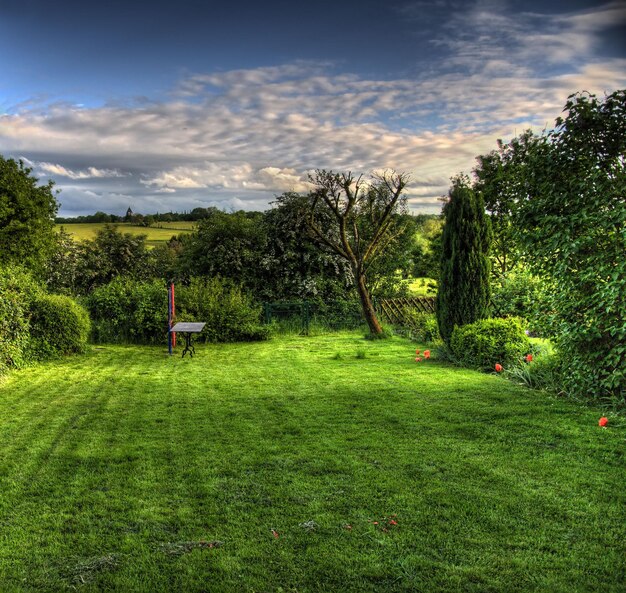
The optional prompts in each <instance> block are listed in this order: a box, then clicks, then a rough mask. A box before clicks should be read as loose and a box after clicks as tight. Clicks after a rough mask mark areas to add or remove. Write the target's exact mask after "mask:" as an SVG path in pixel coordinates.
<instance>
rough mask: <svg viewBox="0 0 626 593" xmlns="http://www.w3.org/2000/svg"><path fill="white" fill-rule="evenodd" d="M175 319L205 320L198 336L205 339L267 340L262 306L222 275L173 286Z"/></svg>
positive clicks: (224, 340) (209, 340)
mask: <svg viewBox="0 0 626 593" xmlns="http://www.w3.org/2000/svg"><path fill="white" fill-rule="evenodd" d="M176 306H177V308H178V311H179V312H178V313H177V319H178V320H179V321H182V320H184V321H204V322H206V326H205V328H204V331H203V332H202V334H201V335H200V336H199V337H200V339H204V340H205V341H206V342H253V341H257V340H267V339H268V338H269V328H268V327H264V326H262V325H261V324H260V320H261V307H260V306H259V305H256V304H254V303H253V301H252V299H251V298H250V297H248V296H247V295H246V294H244V293H243V291H242V290H241V288H240V287H239V286H237V285H236V284H234V283H232V282H230V281H228V280H224V279H221V278H211V279H210V280H204V279H200V278H192V279H191V281H190V283H189V284H188V285H187V286H184V285H183V286H180V287H177V289H176Z"/></svg>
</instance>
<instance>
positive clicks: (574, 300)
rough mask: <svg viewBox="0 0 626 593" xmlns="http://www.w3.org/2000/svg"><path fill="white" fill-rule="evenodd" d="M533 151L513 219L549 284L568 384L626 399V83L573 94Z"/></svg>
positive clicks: (580, 391)
mask: <svg viewBox="0 0 626 593" xmlns="http://www.w3.org/2000/svg"><path fill="white" fill-rule="evenodd" d="M565 112H566V115H565V116H564V117H562V118H559V119H557V122H556V127H555V129H554V130H552V131H551V132H549V133H548V134H547V135H546V136H545V137H544V138H543V139H542V142H541V143H540V144H538V145H537V146H536V147H535V149H534V150H533V151H532V152H531V154H530V155H529V157H528V158H529V167H530V168H531V170H532V174H533V176H534V178H535V185H536V193H535V194H534V195H533V196H532V198H531V199H528V200H526V201H525V202H524V203H523V205H522V206H521V207H520V208H519V211H518V213H517V216H516V226H517V228H519V236H520V240H521V241H522V243H523V245H524V248H525V250H526V252H527V253H528V254H529V256H530V255H532V257H529V258H528V264H529V265H530V266H531V268H532V271H533V272H534V273H535V274H537V275H540V276H543V277H545V278H547V279H549V280H551V281H552V289H551V291H550V292H549V294H548V299H549V304H550V315H549V316H548V319H547V322H548V324H549V327H550V329H551V332H552V335H554V336H555V339H556V345H557V348H558V350H559V352H560V354H561V356H562V360H563V365H564V368H563V378H564V387H565V390H566V391H568V392H570V393H573V394H576V395H579V396H587V397H589V396H592V397H602V398H615V399H617V400H620V401H622V402H623V401H626V258H625V257H624V253H626V90H620V91H617V92H615V93H613V94H611V95H609V96H607V97H606V98H605V99H604V101H601V100H599V99H598V98H597V97H595V96H594V95H587V94H579V95H572V96H571V97H570V98H569V99H568V101H567V103H566V105H565Z"/></svg>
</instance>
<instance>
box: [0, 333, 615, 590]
mask: <svg viewBox="0 0 626 593" xmlns="http://www.w3.org/2000/svg"><path fill="white" fill-rule="evenodd" d="M414 349H415V345H414V344H411V343H410V342H408V341H405V340H403V339H400V338H394V339H392V340H387V341H375V342H370V341H366V340H363V338H362V336H361V335H359V334H350V333H343V334H339V335H332V336H330V335H326V336H316V337H308V338H307V337H295V336H284V337H281V338H279V339H275V340H273V341H271V342H267V343H255V344H239V345H208V346H204V345H198V346H197V347H196V351H197V355H196V356H195V357H194V358H193V359H189V358H188V357H185V359H181V358H180V350H179V351H178V352H177V354H176V356H173V357H168V356H167V353H166V349H165V348H148V347H130V346H129V347H120V346H115V347H113V346H106V347H103V348H93V349H92V350H91V351H90V352H89V353H88V354H87V355H86V356H84V357H77V358H73V359H68V360H65V361H62V362H57V363H50V364H46V365H44V366H41V367H37V368H33V369H29V370H26V371H21V372H18V373H14V374H12V375H10V376H9V377H8V379H6V380H5V382H4V383H3V385H2V386H1V387H0V437H1V439H2V440H1V442H2V443H3V446H2V448H0V486H1V490H0V522H1V524H2V531H1V533H2V539H1V540H0V590H1V591H2V592H3V593H4V592H11V591H64V590H79V591H94V592H95V591H124V592H132V591H145V592H161V591H162V592H168V593H169V592H174V591H180V592H187V591H191V592H194V591H198V592H200V591H219V592H221V591H233V592H235V591H237V592H239V591H298V592H306V591H355V592H357V591H359V592H360V591H429V592H430V591H477V592H478V591H480V592H483V591H494V592H495V591H498V592H500V591H519V592H526V591H546V592H548V591H549V592H559V591H563V592H565V591H567V592H569V591H621V590H623V583H624V574H625V572H624V571H625V570H626V554H625V552H626V546H625V543H624V542H625V541H626V527H625V525H626V511H625V509H626V495H625V494H624V488H623V486H624V483H626V465H625V464H624V437H625V434H626V431H625V430H624V427H619V426H617V425H616V423H614V424H613V426H610V427H609V428H608V429H601V428H599V427H598V425H597V418H598V415H599V414H598V411H597V410H594V409H591V408H585V407H581V406H577V405H576V404H574V403H572V402H569V401H565V400H559V399H555V398H550V397H548V396H547V395H545V394H542V393H537V392H533V391H529V390H525V389H523V388H520V387H517V386H515V385H513V384H512V383H510V382H508V381H506V380H504V379H503V378H501V377H498V376H494V375H484V374H480V373H477V372H473V371H469V370H462V369H457V368H455V367H452V366H449V365H446V364H444V363H441V362H438V361H436V360H429V361H427V362H426V361H425V362H422V363H415V362H414ZM392 521H394V522H395V524H393V523H391V522H392ZM375 522H377V523H378V524H375Z"/></svg>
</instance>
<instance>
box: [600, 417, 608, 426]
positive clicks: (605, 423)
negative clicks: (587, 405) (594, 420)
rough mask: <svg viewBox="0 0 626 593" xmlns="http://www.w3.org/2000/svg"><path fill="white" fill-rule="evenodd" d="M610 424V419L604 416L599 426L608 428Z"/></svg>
mask: <svg viewBox="0 0 626 593" xmlns="http://www.w3.org/2000/svg"><path fill="white" fill-rule="evenodd" d="M608 423H609V419H608V418H607V417H606V416H602V418H600V420H598V426H606V425H607V424H608Z"/></svg>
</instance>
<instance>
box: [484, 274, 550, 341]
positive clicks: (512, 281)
mask: <svg viewBox="0 0 626 593" xmlns="http://www.w3.org/2000/svg"><path fill="white" fill-rule="evenodd" d="M545 292H546V287H545V283H544V281H542V280H541V279H540V278H538V277H537V276H533V275H532V274H529V273H528V272H525V271H518V270H516V271H514V272H511V273H509V274H508V275H507V276H505V277H503V278H501V279H500V280H499V281H498V282H495V283H494V284H492V295H491V303H492V307H493V313H494V315H496V316H498V317H522V318H524V319H526V320H528V322H529V324H530V326H531V328H532V330H533V333H543V332H542V331H541V330H542V325H543V324H542V317H543V315H542V309H543V308H544V307H545V304H544V303H545V302H546V298H545Z"/></svg>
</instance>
